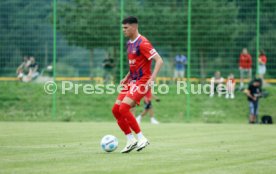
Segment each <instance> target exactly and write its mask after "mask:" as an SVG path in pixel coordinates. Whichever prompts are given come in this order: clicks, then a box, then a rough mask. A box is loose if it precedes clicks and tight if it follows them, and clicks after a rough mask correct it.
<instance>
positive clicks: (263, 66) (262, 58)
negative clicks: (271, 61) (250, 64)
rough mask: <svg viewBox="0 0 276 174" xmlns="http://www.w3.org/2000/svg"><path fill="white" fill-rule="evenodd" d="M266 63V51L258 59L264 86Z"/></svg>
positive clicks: (262, 51) (261, 52)
mask: <svg viewBox="0 0 276 174" xmlns="http://www.w3.org/2000/svg"><path fill="white" fill-rule="evenodd" d="M266 62H267V58H266V56H265V52H264V50H261V51H260V55H259V58H258V63H259V64H258V73H259V77H260V78H261V80H262V84H264V75H265V73H266Z"/></svg>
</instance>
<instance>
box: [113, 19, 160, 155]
mask: <svg viewBox="0 0 276 174" xmlns="http://www.w3.org/2000/svg"><path fill="white" fill-rule="evenodd" d="M122 27H123V32H124V35H125V36H126V37H128V38H129V41H128V42H127V56H128V62H129V72H128V73H127V75H126V76H125V77H124V78H123V79H122V80H121V84H124V88H123V89H122V91H121V92H120V94H119V95H118V97H117V100H116V102H115V104H114V106H113V108H112V113H113V115H114V117H115V118H116V120H117V123H118V125H119V127H120V128H121V130H122V131H123V132H124V134H125V135H126V137H127V144H126V146H125V148H124V149H123V150H122V151H121V153H129V152H131V151H132V150H133V149H135V148H137V151H140V150H142V149H143V148H145V147H146V146H147V145H149V141H148V140H147V138H146V137H145V136H144V135H143V134H142V131H141V130H140V127H139V124H138V123H137V121H136V119H135V117H134V115H133V114H132V113H131V111H130V109H131V108H132V107H135V106H136V104H139V103H140V100H141V99H142V98H143V97H144V96H145V94H146V92H147V90H150V85H151V84H152V82H153V81H154V80H155V78H156V76H157V74H158V72H159V70H160V68H161V66H162V64H163V60H162V58H161V57H160V56H159V54H158V53H157V52H156V50H155V49H154V48H153V46H152V45H151V43H150V42H149V40H148V39H147V38H145V37H144V36H142V35H140V34H139V32H138V19H137V18H136V17H133V16H130V17H127V18H125V19H124V20H123V21H122ZM152 60H154V61H155V67H154V70H153V72H152V73H151V62H152ZM132 131H134V132H135V133H136V135H137V138H138V141H137V140H136V138H135V137H134V136H133V134H132Z"/></svg>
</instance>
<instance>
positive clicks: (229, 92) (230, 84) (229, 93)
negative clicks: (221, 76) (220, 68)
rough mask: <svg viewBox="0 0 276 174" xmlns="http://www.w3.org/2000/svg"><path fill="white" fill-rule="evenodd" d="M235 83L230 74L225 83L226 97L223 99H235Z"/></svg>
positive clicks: (232, 75)
mask: <svg viewBox="0 0 276 174" xmlns="http://www.w3.org/2000/svg"><path fill="white" fill-rule="evenodd" d="M235 86H236V81H235V78H234V74H232V73H230V74H229V75H228V78H227V81H226V95H225V98H227V99H228V98H229V97H230V98H232V99H233V98H235V95H234V91H235Z"/></svg>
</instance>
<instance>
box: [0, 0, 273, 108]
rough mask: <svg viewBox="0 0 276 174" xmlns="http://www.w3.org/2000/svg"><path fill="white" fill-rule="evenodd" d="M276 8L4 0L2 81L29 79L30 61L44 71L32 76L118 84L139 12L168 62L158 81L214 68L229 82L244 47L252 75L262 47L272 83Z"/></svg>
mask: <svg viewBox="0 0 276 174" xmlns="http://www.w3.org/2000/svg"><path fill="white" fill-rule="evenodd" d="M275 9H276V2H275V1H273V0H266V1H261V0H221V1H217V0H205V1H203V0H162V1H161V0H159V1H149V0H127V1H126V0H59V1H55V0H53V1H49V0H40V1H35V0H29V1H26V0H9V1H1V2H0V33H1V34H0V38H1V39H0V79H1V80H18V79H21V80H23V81H24V78H23V79H22V74H20V73H23V75H24V74H25V76H26V75H28V73H29V69H28V68H27V67H25V66H27V65H29V64H32V65H33V67H37V66H38V71H39V75H38V76H35V77H32V78H34V79H35V80H37V81H40V80H41V81H45V79H46V80H48V79H51V78H52V77H53V76H54V79H55V80H63V79H68V80H84V81H91V80H93V81H95V82H96V83H104V82H107V83H109V82H113V83H118V82H119V80H120V78H121V77H122V75H124V74H125V73H126V72H127V71H128V64H127V58H126V51H125V43H126V39H125V38H124V37H123V35H122V32H121V20H122V18H123V17H126V16H129V15H134V16H137V17H138V19H139V31H140V33H141V34H143V35H145V36H146V37H147V38H148V39H149V40H150V41H151V42H152V44H153V45H154V47H155V48H156V50H157V51H158V52H159V54H160V55H161V56H162V58H163V59H164V67H163V68H162V70H161V72H160V73H159V78H158V79H157V81H158V82H159V83H172V82H173V81H174V80H175V79H184V78H188V80H190V81H199V82H206V79H209V78H211V77H212V76H214V73H215V72H216V71H220V74H221V76H222V77H224V79H226V78H227V77H228V76H229V74H233V76H234V78H235V79H236V81H237V82H239V79H240V73H241V72H240V66H241V65H240V57H241V53H242V50H244V49H245V48H246V49H247V52H248V53H247V55H248V54H250V55H251V62H252V65H250V68H252V71H251V75H252V77H253V76H255V75H256V74H258V69H259V65H260V64H261V63H260V61H259V56H260V51H261V50H263V51H264V54H265V55H266V57H267V63H266V73H265V79H266V82H268V83H273V82H275V81H276V80H275V79H276V72H275V69H276V59H275V57H276V50H275V49H273V47H274V45H276V34H275V33H276V30H275V28H276V21H275V20H276V18H275V16H276V12H275ZM189 19H190V21H189ZM30 58H31V59H34V60H35V62H36V64H35V63H34V61H33V60H32V61H33V62H32V61H31V59H30ZM24 59H26V60H25V62H24ZM27 59H28V60H27ZM20 65H21V66H20ZM36 65H37V66H36ZM24 67H25V68H24ZM120 76H121V77H120ZM29 80H32V79H31V78H30V79H28V78H25V81H29ZM108 81H109V82H108ZM202 107H207V106H205V105H202Z"/></svg>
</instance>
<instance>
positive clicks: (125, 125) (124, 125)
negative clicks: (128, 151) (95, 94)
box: [112, 104, 131, 135]
mask: <svg viewBox="0 0 276 174" xmlns="http://www.w3.org/2000/svg"><path fill="white" fill-rule="evenodd" d="M119 108H120V105H118V104H114V106H113V108H112V113H113V115H114V117H115V118H116V120H117V123H118V125H119V127H120V128H121V130H122V131H123V132H124V133H125V134H126V135H127V134H130V133H131V130H130V127H129V125H128V123H127V121H126V119H125V117H123V116H122V115H121V114H120V112H119Z"/></svg>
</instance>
